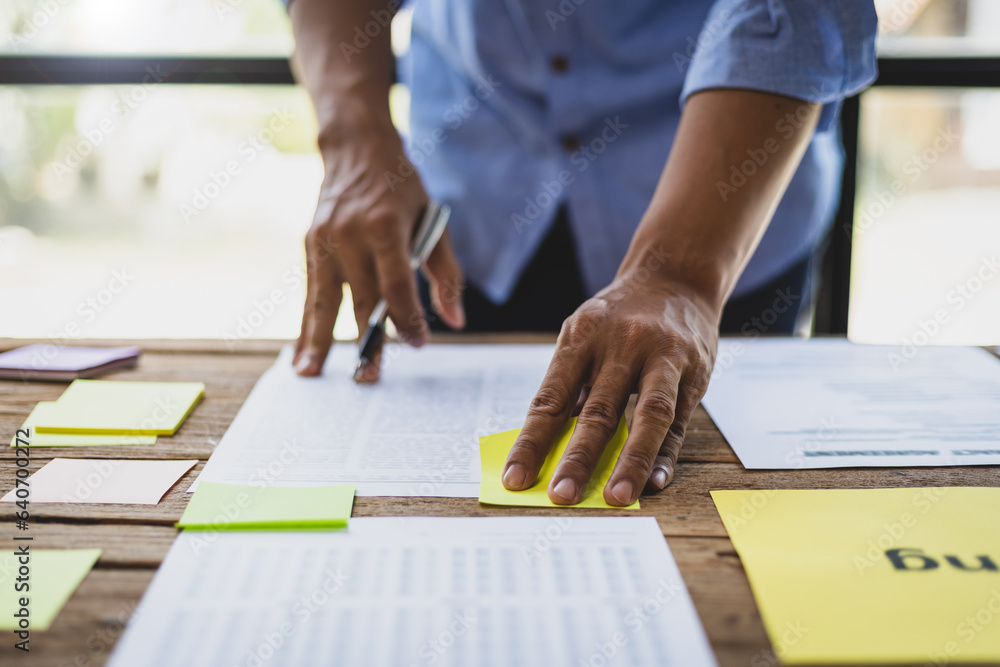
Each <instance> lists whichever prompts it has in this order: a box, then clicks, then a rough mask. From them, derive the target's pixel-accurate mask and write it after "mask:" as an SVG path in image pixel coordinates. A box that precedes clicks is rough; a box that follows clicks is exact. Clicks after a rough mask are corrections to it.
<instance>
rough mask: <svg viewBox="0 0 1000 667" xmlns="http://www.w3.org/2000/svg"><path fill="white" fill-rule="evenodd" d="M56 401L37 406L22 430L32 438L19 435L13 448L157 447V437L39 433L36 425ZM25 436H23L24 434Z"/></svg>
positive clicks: (14, 439) (12, 443)
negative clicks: (28, 432)
mask: <svg viewBox="0 0 1000 667" xmlns="http://www.w3.org/2000/svg"><path fill="white" fill-rule="evenodd" d="M55 405H56V403H55V402H54V401H42V402H41V403H39V404H38V405H36V406H35V409H34V410H32V411H31V414H30V415H28V418H27V419H25V420H24V424H23V425H22V426H21V428H22V429H26V430H27V429H30V433H31V437H30V438H24V437H22V438H21V442H20V443H18V441H17V435H15V436H14V437H13V438H11V439H10V446H11V447H25V446H29V447H91V446H96V445H102V446H103V445H155V444H156V436H155V435H89V434H85V433H39V432H38V431H37V430H36V428H35V424H37V423H38V421H39V419H45V418H47V417H48V416H49V415H50V414H51V413H52V410H53V409H54V408H55ZM22 435H23V434H22Z"/></svg>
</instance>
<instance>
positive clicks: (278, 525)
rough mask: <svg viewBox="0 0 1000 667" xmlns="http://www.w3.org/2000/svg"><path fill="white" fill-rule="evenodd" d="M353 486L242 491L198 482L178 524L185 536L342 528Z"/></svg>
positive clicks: (249, 488)
mask: <svg viewBox="0 0 1000 667" xmlns="http://www.w3.org/2000/svg"><path fill="white" fill-rule="evenodd" d="M353 506H354V485H353V484H339V485H337V486H306V487H285V486H269V487H265V486H244V485H242V484H219V483H216V482H199V483H198V488H197V490H195V492H194V497H192V498H191V500H190V502H188V506H187V509H185V510H184V515H183V516H182V517H181V520H180V521H179V522H178V523H177V526H178V527H179V528H186V529H188V530H275V529H279V530H302V529H318V528H345V527H346V526H347V520H348V519H349V518H351V509H352V508H353Z"/></svg>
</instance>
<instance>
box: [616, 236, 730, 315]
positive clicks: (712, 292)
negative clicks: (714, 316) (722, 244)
mask: <svg viewBox="0 0 1000 667" xmlns="http://www.w3.org/2000/svg"><path fill="white" fill-rule="evenodd" d="M616 279H619V280H624V281H626V282H627V283H631V284H632V286H633V287H634V288H641V287H642V286H644V285H645V286H647V287H648V288H649V289H652V290H663V291H668V292H671V293H673V292H677V291H681V292H683V293H684V294H686V295H688V296H689V297H690V298H691V299H693V300H697V301H699V302H700V303H701V304H703V305H704V307H705V309H706V310H707V311H710V312H712V313H718V312H721V311H722V306H723V305H724V304H725V301H726V298H727V297H728V294H729V290H730V282H732V278H731V271H730V270H729V269H728V267H727V266H726V264H725V262H722V261H720V259H719V258H718V257H707V256H704V255H701V254H698V253H694V252H691V251H690V250H688V249H685V248H684V247H683V246H673V247H671V246H670V245H668V244H667V243H666V242H659V241H653V242H651V243H646V244H642V245H639V244H637V243H635V242H634V241H633V244H632V246H631V247H630V248H629V251H628V253H627V254H626V256H625V259H624V260H622V263H621V266H620V267H619V269H618V274H617V277H616Z"/></svg>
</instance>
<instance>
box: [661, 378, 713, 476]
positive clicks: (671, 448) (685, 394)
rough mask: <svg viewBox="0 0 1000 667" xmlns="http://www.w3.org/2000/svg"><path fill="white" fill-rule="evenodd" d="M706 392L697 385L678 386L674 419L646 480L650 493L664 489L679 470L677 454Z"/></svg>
mask: <svg viewBox="0 0 1000 667" xmlns="http://www.w3.org/2000/svg"><path fill="white" fill-rule="evenodd" d="M704 393H705V392H704V390H698V388H697V387H694V386H691V385H687V384H681V385H680V386H679V387H678V388H677V404H676V407H675V408H674V421H673V423H672V424H671V425H670V428H669V430H668V431H667V434H666V437H665V438H664V439H663V441H662V444H661V445H660V449H659V452H657V455H656V460H655V461H654V462H653V471H652V472H651V473H650V475H649V479H648V480H647V481H646V491H648V492H649V493H655V492H656V491H660V490H662V489H663V488H665V487H666V486H667V484H670V482H672V481H673V480H674V471H675V470H677V456H678V455H679V454H680V451H681V446H682V445H683V444H684V433H685V431H686V430H687V425H688V423H690V421H691V415H693V414H694V411H695V409H696V408H697V407H698V402H699V401H700V400H701V396H702V394H704Z"/></svg>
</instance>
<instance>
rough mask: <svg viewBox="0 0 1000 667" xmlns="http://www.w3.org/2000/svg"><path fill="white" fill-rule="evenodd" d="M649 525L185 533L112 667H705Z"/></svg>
mask: <svg viewBox="0 0 1000 667" xmlns="http://www.w3.org/2000/svg"><path fill="white" fill-rule="evenodd" d="M715 664H716V663H715V660H714V658H713V656H712V652H711V649H710V648H709V645H708V642H707V640H706V637H705V633H704V631H703V629H702V627H701V624H700V623H699V620H698V617H697V614H696V612H695V610H694V606H693V605H692V604H691V599H690V597H689V596H688V593H687V589H686V588H685V586H684V583H683V581H682V579H681V577H680V573H679V572H678V570H677V565H676V564H675V563H674V560H673V557H672V555H671V553H670V550H669V549H668V547H667V543H666V542H665V541H664V539H663V535H662V534H661V533H660V529H659V527H658V525H657V522H656V520H655V519H654V518H652V517H579V516H565V517H495V518H401V517H387V518H368V519H351V521H350V524H349V526H348V528H347V529H346V530H344V531H332V532H280V533H279V532H272V533H268V532H236V533H226V532H223V533H218V534H216V535H213V536H212V538H211V539H209V538H208V536H207V535H206V534H205V533H191V532H187V531H185V532H183V533H181V534H180V536H179V537H178V538H177V541H176V542H175V543H174V545H173V547H172V548H171V550H170V553H169V554H168V555H167V558H166V560H165V561H164V562H163V565H162V566H161V567H160V570H159V572H157V574H156V578H155V579H154V580H153V583H152V584H151V585H150V588H149V590H148V591H147V592H146V595H145V597H144V598H143V601H142V603H141V604H140V606H139V608H138V609H137V610H136V615H135V617H134V619H133V621H132V622H131V623H130V624H129V626H128V629H127V630H126V632H125V635H124V637H122V639H121V641H120V642H119V643H118V646H117V648H116V650H115V652H114V654H113V655H112V657H111V661H110V663H109V665H110V666H111V667H199V666H204V667H219V666H221V665H225V666H226V667H263V666H265V665H266V666H267V667H282V666H284V667H288V666H300V665H331V666H352V667H353V666H355V665H365V666H366V667H379V666H392V667H409V666H418V667H422V666H425V665H427V666H430V665H435V666H439V667H449V666H454V667H468V666H469V665H477V666H487V665H511V666H513V667H530V666H532V665H538V666H545V667H551V666H558V667H561V666H565V667H579V666H580V665H621V666H628V667H642V666H644V665H656V666H658V667H666V666H670V665H675V666H677V667H703V666H711V665H715Z"/></svg>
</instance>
